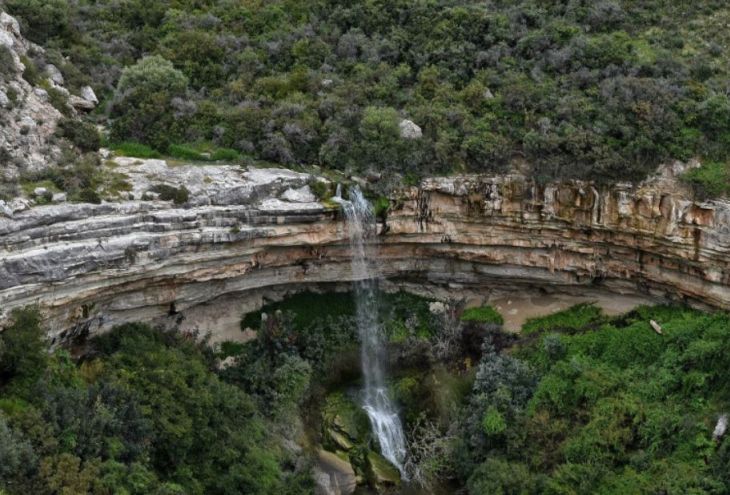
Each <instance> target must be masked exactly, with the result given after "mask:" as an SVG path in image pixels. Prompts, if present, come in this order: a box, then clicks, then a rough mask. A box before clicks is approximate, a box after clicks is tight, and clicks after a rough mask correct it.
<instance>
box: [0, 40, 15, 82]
mask: <svg viewBox="0 0 730 495" xmlns="http://www.w3.org/2000/svg"><path fill="white" fill-rule="evenodd" d="M14 73H15V59H14V58H13V53H12V52H11V51H10V48H8V47H7V46H5V45H0V76H12V75H13V74H14Z"/></svg>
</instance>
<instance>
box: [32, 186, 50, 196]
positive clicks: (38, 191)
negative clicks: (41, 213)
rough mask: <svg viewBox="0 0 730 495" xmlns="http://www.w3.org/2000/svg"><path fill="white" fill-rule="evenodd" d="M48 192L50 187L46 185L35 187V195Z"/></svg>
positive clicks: (42, 194)
mask: <svg viewBox="0 0 730 495" xmlns="http://www.w3.org/2000/svg"><path fill="white" fill-rule="evenodd" d="M47 193H48V189H46V188H45V187H36V188H35V189H33V195H34V196H45V195H46V194H47Z"/></svg>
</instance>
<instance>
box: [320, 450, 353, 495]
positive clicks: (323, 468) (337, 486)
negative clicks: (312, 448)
mask: <svg viewBox="0 0 730 495" xmlns="http://www.w3.org/2000/svg"><path fill="white" fill-rule="evenodd" d="M314 482H315V493H317V494H318V495H351V494H352V493H353V492H354V491H355V488H357V478H356V476H355V470H354V469H353V468H352V465H351V464H350V463H349V462H348V461H346V460H343V459H341V458H340V457H338V456H337V454H333V453H332V452H329V451H326V450H320V451H319V452H318V453H317V465H316V467H315V468H314Z"/></svg>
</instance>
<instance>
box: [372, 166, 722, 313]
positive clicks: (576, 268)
mask: <svg viewBox="0 0 730 495" xmlns="http://www.w3.org/2000/svg"><path fill="white" fill-rule="evenodd" d="M664 174H665V175H664V176H660V177H656V178H654V179H652V180H650V181H647V182H646V183H644V184H642V185H640V186H631V185H629V184H624V185H621V184H620V185H615V186H612V187H602V188H601V187H597V186H595V185H593V184H590V183H585V182H565V183H554V184H547V185H544V186H539V185H536V184H535V183H534V182H532V181H530V180H528V179H526V178H525V177H523V176H519V175H510V176H503V177H478V176H474V177H457V178H447V179H432V180H427V181H425V182H424V183H423V184H422V186H421V187H420V188H412V189H410V190H407V191H404V194H403V195H402V198H401V200H400V201H398V202H396V207H395V209H394V210H393V211H392V212H391V214H390V216H389V220H388V227H389V230H388V235H387V236H386V242H385V246H384V247H383V249H384V250H388V251H392V252H393V255H395V253H396V252H397V251H399V250H401V253H403V254H404V256H403V258H404V259H406V258H409V259H418V260H422V263H423V264H424V265H427V264H430V265H431V267H424V268H423V272H424V273H426V274H427V275H428V276H429V277H430V278H432V279H433V280H436V281H440V282H446V281H448V280H451V281H452V282H453V281H459V280H463V281H464V282H465V283H472V284H480V283H482V281H483V280H484V279H485V278H486V279H491V282H492V284H502V285H510V284H512V285H514V284H520V283H522V284H526V285H533V284H539V285H553V286H555V285H563V286H566V285H567V286H572V285H578V286H585V285H600V286H604V287H606V288H608V289H610V290H616V291H622V292H637V293H649V294H652V295H655V296H658V297H662V298H663V297H667V298H670V299H673V300H680V301H687V302H691V303H694V304H701V305H706V306H712V307H721V308H726V309H728V308H730V203H727V202H720V201H716V202H707V203H696V202H694V201H692V200H690V199H688V197H689V196H688V194H687V193H686V191H683V190H681V187H680V186H679V185H678V183H677V182H676V181H675V180H674V178H673V176H672V170H671V169H670V168H668V169H665V171H664ZM402 247H407V249H406V250H405V251H403V250H402ZM389 257H391V258H392V257H393V256H389ZM434 263H438V264H440V265H443V266H444V268H443V269H442V268H437V267H436V266H434ZM452 274H453V276H452Z"/></svg>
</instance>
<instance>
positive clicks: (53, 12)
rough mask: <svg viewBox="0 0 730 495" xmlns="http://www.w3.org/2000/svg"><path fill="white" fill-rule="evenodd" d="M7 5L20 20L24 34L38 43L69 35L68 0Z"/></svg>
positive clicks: (34, 0) (14, 1)
mask: <svg viewBox="0 0 730 495" xmlns="http://www.w3.org/2000/svg"><path fill="white" fill-rule="evenodd" d="M5 4H6V6H7V8H8V9H9V10H10V11H11V12H12V13H13V14H14V15H17V16H18V17H19V18H20V22H21V24H22V27H23V34H24V35H25V36H27V37H28V38H30V39H31V40H32V41H35V42H36V43H44V42H46V41H47V40H48V39H49V38H53V37H56V36H63V35H68V34H69V27H70V26H69V23H70V20H69V13H70V12H71V6H70V5H69V3H68V1H67V0H6V2H5Z"/></svg>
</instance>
